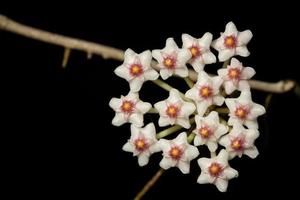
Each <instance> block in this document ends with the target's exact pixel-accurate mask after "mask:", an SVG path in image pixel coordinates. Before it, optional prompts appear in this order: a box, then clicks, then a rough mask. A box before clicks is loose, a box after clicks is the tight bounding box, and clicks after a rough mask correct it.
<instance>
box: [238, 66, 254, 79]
mask: <svg viewBox="0 0 300 200" xmlns="http://www.w3.org/2000/svg"><path fill="white" fill-rule="evenodd" d="M254 74H255V70H254V69H253V68H252V67H244V68H243V70H242V74H241V79H250V78H252V76H254Z"/></svg>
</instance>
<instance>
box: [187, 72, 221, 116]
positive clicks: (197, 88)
mask: <svg viewBox="0 0 300 200" xmlns="http://www.w3.org/2000/svg"><path fill="white" fill-rule="evenodd" d="M222 83H223V80H222V79H221V78H220V77H219V76H214V77H210V76H209V75H208V74H207V73H206V72H204V71H201V72H200V73H199V74H198V80H197V83H196V84H195V85H194V87H193V88H191V89H190V90H188V91H187V92H186V93H185V96H186V97H187V98H190V99H192V100H194V101H195V102H196V105H197V111H198V114H199V115H201V116H203V114H204V113H205V111H206V110H207V108H208V107H209V106H210V105H213V104H214V105H218V106H220V105H222V104H223V103H224V97H223V96H222V95H220V94H219V88H220V86H221V85H222Z"/></svg>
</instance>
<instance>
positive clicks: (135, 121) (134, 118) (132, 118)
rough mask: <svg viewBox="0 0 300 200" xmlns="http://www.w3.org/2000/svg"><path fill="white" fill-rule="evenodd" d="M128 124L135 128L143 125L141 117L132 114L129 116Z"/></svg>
mask: <svg viewBox="0 0 300 200" xmlns="http://www.w3.org/2000/svg"><path fill="white" fill-rule="evenodd" d="M129 122H130V123H132V124H134V125H136V126H137V127H142V126H143V125H144V118H143V115H141V114H138V113H133V114H131V115H130V116H129Z"/></svg>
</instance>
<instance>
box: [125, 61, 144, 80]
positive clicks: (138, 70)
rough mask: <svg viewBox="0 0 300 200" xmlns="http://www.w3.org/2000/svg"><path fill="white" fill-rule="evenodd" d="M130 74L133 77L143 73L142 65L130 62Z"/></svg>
mask: <svg viewBox="0 0 300 200" xmlns="http://www.w3.org/2000/svg"><path fill="white" fill-rule="evenodd" d="M129 71H130V75H131V76H134V77H138V76H140V75H142V74H143V72H144V70H143V67H142V65H140V64H132V65H131V66H130V68H129Z"/></svg>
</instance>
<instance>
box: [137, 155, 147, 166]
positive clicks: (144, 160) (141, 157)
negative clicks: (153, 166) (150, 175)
mask: <svg viewBox="0 0 300 200" xmlns="http://www.w3.org/2000/svg"><path fill="white" fill-rule="evenodd" d="M148 162H149V156H147V155H146V154H144V153H141V154H140V155H138V163H139V166H141V167H142V166H145V165H147V164H148Z"/></svg>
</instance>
